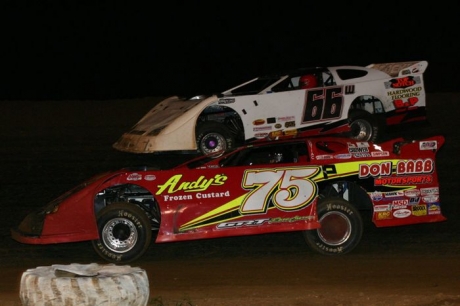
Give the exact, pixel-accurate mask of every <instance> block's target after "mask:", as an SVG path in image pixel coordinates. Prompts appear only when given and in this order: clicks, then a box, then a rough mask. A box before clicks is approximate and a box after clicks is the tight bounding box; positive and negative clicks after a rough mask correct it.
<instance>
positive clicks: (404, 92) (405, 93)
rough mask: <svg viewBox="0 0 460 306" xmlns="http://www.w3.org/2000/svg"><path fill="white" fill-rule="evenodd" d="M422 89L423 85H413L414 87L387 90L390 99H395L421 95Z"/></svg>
mask: <svg viewBox="0 0 460 306" xmlns="http://www.w3.org/2000/svg"><path fill="white" fill-rule="evenodd" d="M421 91H422V87H421V86H417V87H412V88H403V89H399V90H390V91H388V92H387V96H389V97H390V99H391V100H393V101H395V100H402V99H409V98H413V97H419V96H420V92H421ZM417 100H418V99H417Z"/></svg>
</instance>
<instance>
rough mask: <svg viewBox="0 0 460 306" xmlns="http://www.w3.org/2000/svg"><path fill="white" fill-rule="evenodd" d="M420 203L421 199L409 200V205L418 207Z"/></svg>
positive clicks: (413, 198)
mask: <svg viewBox="0 0 460 306" xmlns="http://www.w3.org/2000/svg"><path fill="white" fill-rule="evenodd" d="M418 203H420V197H412V198H409V205H417V204H418Z"/></svg>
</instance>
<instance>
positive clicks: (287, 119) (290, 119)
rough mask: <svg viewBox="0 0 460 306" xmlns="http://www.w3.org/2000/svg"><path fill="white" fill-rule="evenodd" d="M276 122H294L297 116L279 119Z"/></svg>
mask: <svg viewBox="0 0 460 306" xmlns="http://www.w3.org/2000/svg"><path fill="white" fill-rule="evenodd" d="M276 120H278V121H279V122H286V121H293V120H295V116H285V117H277V118H276Z"/></svg>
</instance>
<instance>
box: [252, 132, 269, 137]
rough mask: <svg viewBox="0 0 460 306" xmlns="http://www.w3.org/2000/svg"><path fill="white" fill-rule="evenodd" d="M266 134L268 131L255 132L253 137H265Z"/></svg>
mask: <svg viewBox="0 0 460 306" xmlns="http://www.w3.org/2000/svg"><path fill="white" fill-rule="evenodd" d="M267 136H268V133H255V134H254V137H255V138H265V137H267Z"/></svg>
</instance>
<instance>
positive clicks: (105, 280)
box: [19, 263, 150, 306]
mask: <svg viewBox="0 0 460 306" xmlns="http://www.w3.org/2000/svg"><path fill="white" fill-rule="evenodd" d="M149 294H150V289H149V281H148V277H147V273H146V271H145V270H143V269H140V268H138V267H131V266H116V265H114V264H109V265H98V264H95V263H92V264H89V265H82V264H76V263H73V264H70V265H52V266H46V267H37V268H34V269H28V270H27V271H25V272H24V273H23V274H22V277H21V283H20V289H19V298H20V300H21V303H22V305H23V306H46V305H53V306H61V305H62V306H64V305H65V306H70V305H106V306H120V305H126V306H128V305H133V306H134V305H147V303H148V300H149Z"/></svg>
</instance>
